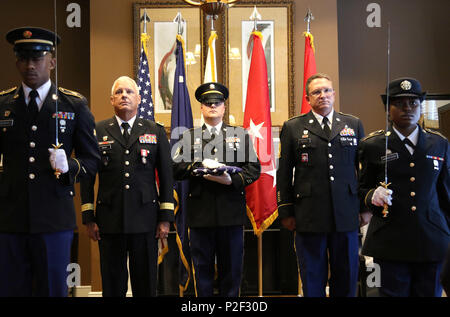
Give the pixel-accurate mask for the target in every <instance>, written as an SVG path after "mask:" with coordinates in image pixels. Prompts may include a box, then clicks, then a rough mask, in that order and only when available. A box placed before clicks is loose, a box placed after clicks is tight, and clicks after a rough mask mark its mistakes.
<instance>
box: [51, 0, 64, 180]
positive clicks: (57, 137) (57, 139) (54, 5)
mask: <svg viewBox="0 0 450 317" xmlns="http://www.w3.org/2000/svg"><path fill="white" fill-rule="evenodd" d="M53 11H54V18H55V22H54V23H55V39H54V43H55V93H54V94H53V96H52V98H53V100H55V130H56V133H55V144H52V146H53V148H54V149H55V150H57V149H59V148H60V147H61V146H62V143H59V131H58V129H59V121H58V32H57V31H58V28H57V19H56V0H53ZM54 174H55V176H56V178H57V179H59V176H60V175H61V170H60V169H56V170H55V173H54Z"/></svg>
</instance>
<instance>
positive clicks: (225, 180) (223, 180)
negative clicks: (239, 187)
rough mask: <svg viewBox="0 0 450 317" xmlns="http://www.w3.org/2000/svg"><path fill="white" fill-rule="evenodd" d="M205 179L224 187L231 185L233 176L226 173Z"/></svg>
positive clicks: (208, 176)
mask: <svg viewBox="0 0 450 317" xmlns="http://www.w3.org/2000/svg"><path fill="white" fill-rule="evenodd" d="M203 177H204V178H205V179H207V180H209V181H213V182H217V183H219V184H223V185H231V176H230V174H228V173H227V172H224V173H223V174H222V175H219V176H216V175H210V174H207V175H203Z"/></svg>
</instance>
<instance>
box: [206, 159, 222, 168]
mask: <svg viewBox="0 0 450 317" xmlns="http://www.w3.org/2000/svg"><path fill="white" fill-rule="evenodd" d="M202 165H203V167H206V168H219V167H222V166H225V164H222V163H219V162H217V161H215V160H211V159H204V160H203V162H202Z"/></svg>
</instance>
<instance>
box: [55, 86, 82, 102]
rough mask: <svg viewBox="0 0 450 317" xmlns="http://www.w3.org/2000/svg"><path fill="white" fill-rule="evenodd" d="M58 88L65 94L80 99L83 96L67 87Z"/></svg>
mask: <svg viewBox="0 0 450 317" xmlns="http://www.w3.org/2000/svg"><path fill="white" fill-rule="evenodd" d="M58 89H59V91H60V92H62V93H63V94H65V95H69V96H75V97H78V98H80V99H81V98H83V95H82V94H80V93H78V92H76V91H73V90H69V89H66V88H62V87H59V88H58Z"/></svg>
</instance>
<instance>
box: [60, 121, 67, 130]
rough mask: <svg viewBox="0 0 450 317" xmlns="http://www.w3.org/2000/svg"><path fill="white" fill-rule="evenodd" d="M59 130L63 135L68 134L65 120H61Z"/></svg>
mask: <svg viewBox="0 0 450 317" xmlns="http://www.w3.org/2000/svg"><path fill="white" fill-rule="evenodd" d="M59 129H60V131H61V133H64V132H66V120H64V119H61V120H59Z"/></svg>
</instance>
